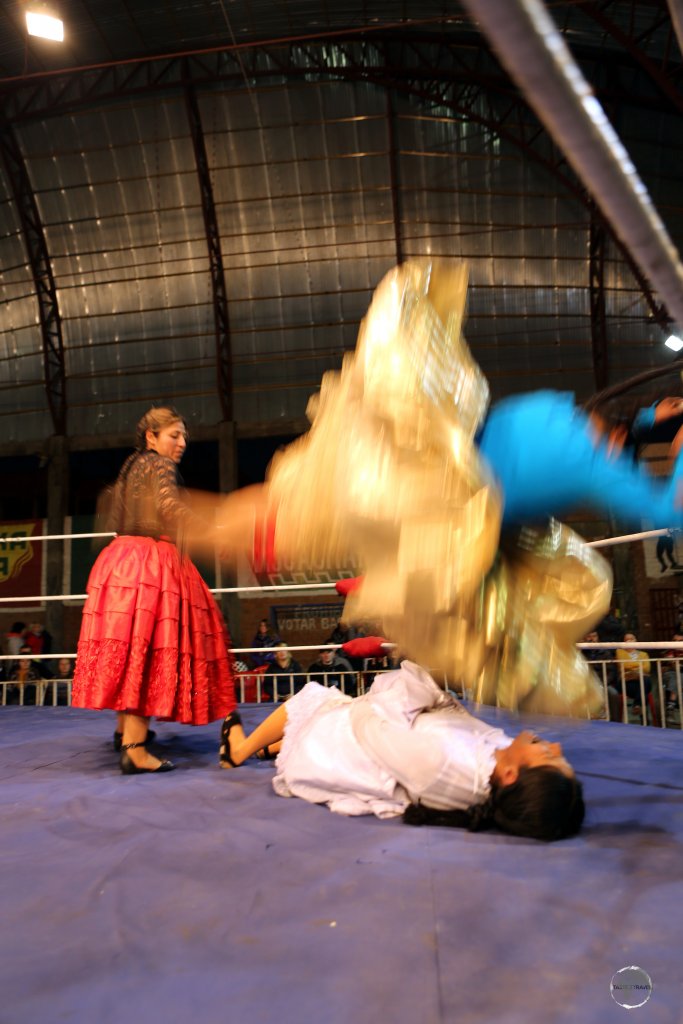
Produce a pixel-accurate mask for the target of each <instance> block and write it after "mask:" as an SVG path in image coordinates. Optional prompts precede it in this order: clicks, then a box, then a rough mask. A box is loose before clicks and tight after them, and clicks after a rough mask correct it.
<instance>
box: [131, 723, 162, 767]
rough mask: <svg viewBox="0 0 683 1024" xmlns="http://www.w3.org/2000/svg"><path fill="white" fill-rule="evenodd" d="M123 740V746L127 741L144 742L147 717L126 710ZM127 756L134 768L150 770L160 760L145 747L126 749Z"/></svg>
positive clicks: (147, 724)
mask: <svg viewBox="0 0 683 1024" xmlns="http://www.w3.org/2000/svg"><path fill="white" fill-rule="evenodd" d="M122 717H123V730H122V731H123V740H122V745H123V746H124V747H125V746H126V745H127V744H128V743H143V744H144V743H145V741H146V739H147V729H148V726H149V718H142V717H141V716H140V715H131V714H129V713H128V712H125V713H124V714H123V716H122ZM126 753H127V754H128V756H129V758H130V759H131V761H132V762H133V764H134V765H135V767H136V768H149V769H151V770H152V771H153V770H154V769H155V768H158V767H159V765H160V764H161V761H160V760H159V758H158V757H155V756H154V754H150V753H149V751H148V750H147V748H146V747H144V746H142V747H134V748H133V749H132V750H127V751H126Z"/></svg>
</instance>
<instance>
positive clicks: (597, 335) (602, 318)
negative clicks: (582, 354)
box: [588, 210, 609, 391]
mask: <svg viewBox="0 0 683 1024" xmlns="http://www.w3.org/2000/svg"><path fill="white" fill-rule="evenodd" d="M605 234H606V232H605V226H604V224H603V223H602V220H601V218H599V217H596V216H593V211H592V210H591V219H590V228H589V241H588V277H589V291H590V312H591V345H592V349H593V374H594V377H595V386H596V388H597V389H598V391H602V389H603V388H605V387H607V382H608V379H609V367H608V365H607V318H606V315H605Z"/></svg>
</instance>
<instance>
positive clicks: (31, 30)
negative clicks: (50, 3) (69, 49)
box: [26, 4, 64, 43]
mask: <svg viewBox="0 0 683 1024" xmlns="http://www.w3.org/2000/svg"><path fill="white" fill-rule="evenodd" d="M26 28H27V30H28V34H29V35H30V36H40V38H41V39H54V40H55V41H56V42H58V43H61V42H63V40H64V22H63V21H62V19H61V18H59V17H57V15H56V14H55V13H54V11H52V10H51V9H50V8H49V7H47V6H46V5H45V4H32V5H31V6H30V7H29V8H28V10H27V11H26Z"/></svg>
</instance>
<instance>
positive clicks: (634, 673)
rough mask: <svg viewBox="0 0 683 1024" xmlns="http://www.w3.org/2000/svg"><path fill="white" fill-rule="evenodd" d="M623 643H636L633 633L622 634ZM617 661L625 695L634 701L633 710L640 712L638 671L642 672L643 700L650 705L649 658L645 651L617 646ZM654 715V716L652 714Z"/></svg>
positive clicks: (640, 700) (640, 697)
mask: <svg viewBox="0 0 683 1024" xmlns="http://www.w3.org/2000/svg"><path fill="white" fill-rule="evenodd" d="M624 642H625V643H636V642H637V637H636V635H635V633H626V634H625V635H624ZM617 662H618V664H619V668H620V670H621V672H623V678H624V680H625V683H626V696H627V697H628V698H629V700H632V701H633V703H634V708H633V710H634V712H635V713H636V714H638V713H639V712H640V706H641V703H642V696H641V688H640V672H641V669H642V672H643V688H644V690H645V700H646V702H647V703H648V704H649V705H650V706H651V707H652V704H651V701H650V697H651V695H652V680H651V679H650V658H649V656H648V655H647V654H646V653H645V651H638V650H636V649H635V648H630V647H629V648H626V647H619V648H618V649H617ZM619 689H620V690H621V673H620V675H619ZM653 717H654V716H653Z"/></svg>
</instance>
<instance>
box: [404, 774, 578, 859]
mask: <svg viewBox="0 0 683 1024" xmlns="http://www.w3.org/2000/svg"><path fill="white" fill-rule="evenodd" d="M585 813H586V808H585V805H584V802H583V788H582V786H581V783H580V782H579V781H578V780H577V779H576V778H574V776H571V777H570V776H567V775H565V774H564V773H563V772H561V771H559V770H558V769H557V768H551V767H550V766H549V765H541V766H539V767H538V768H527V767H525V766H523V767H521V768H520V769H519V775H518V777H517V779H516V781H515V782H513V783H512V784H511V785H509V786H501V785H500V784H498V783H493V784H492V789H491V796H490V797H489V799H488V800H487V801H485V803H482V804H473V806H472V807H468V808H467V810H465V811H462V810H459V811H437V810H434V809H433V808H431V807H425V806H424V805H423V804H411V805H410V806H409V807H407V808H406V810H405V812H404V814H403V820H404V822H405V823H406V824H407V825H445V826H448V827H449V828H466V829H469V831H470V832H478V831H480V830H481V829H485V828H492V827H493V826H496V827H497V828H499V829H500V830H501V831H502V832H509V833H510V834H511V835H513V836H524V837H526V838H528V839H543V840H545V841H546V842H551V841H553V840H555V839H567V838H568V837H569V836H573V835H576V833H577V832H578V831H579V829H580V828H581V824H582V822H583V819H584V815H585Z"/></svg>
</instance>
